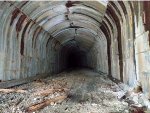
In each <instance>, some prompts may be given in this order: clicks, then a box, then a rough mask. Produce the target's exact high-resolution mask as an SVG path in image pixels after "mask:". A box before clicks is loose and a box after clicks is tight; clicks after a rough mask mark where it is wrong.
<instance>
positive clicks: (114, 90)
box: [0, 69, 129, 113]
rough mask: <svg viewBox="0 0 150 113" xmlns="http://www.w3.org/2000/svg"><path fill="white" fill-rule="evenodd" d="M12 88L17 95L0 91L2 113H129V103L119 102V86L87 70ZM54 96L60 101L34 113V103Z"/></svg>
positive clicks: (64, 73) (75, 71)
mask: <svg viewBox="0 0 150 113" xmlns="http://www.w3.org/2000/svg"><path fill="white" fill-rule="evenodd" d="M13 88H14V89H17V91H18V92H15V93H14V92H13V93H7V94H6V93H2V92H0V97H1V98H0V112H1V113H25V112H33V113H129V106H128V103H127V102H125V101H120V100H119V99H118V97H119V94H120V93H121V92H122V90H121V89H120V88H119V86H118V85H117V84H116V83H114V82H112V81H111V80H110V79H108V78H107V77H106V76H105V75H100V74H98V73H95V72H93V71H91V70H88V69H81V70H74V71H73V70H69V71H65V72H62V73H60V74H57V75H54V76H50V77H47V78H44V79H38V80H35V81H33V82H31V83H27V84H23V85H20V86H16V87H13ZM19 90H21V91H22V90H23V91H25V92H23V91H22V92H21V91H20V92H19ZM66 95H67V96H66ZM65 96H66V97H65ZM57 97H62V98H59V99H60V100H59V99H58V100H57V99H56V100H55V99H54V100H55V101H52V102H50V101H49V102H47V103H44V104H43V106H42V107H41V108H39V109H38V110H36V111H35V109H34V107H35V105H37V103H41V102H46V101H47V100H51V99H53V98H57ZM32 105H33V106H34V107H33V106H32ZM31 108H32V109H31Z"/></svg>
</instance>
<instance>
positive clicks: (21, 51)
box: [20, 20, 31, 55]
mask: <svg viewBox="0 0 150 113" xmlns="http://www.w3.org/2000/svg"><path fill="white" fill-rule="evenodd" d="M30 23H31V20H29V21H28V23H27V24H26V26H25V27H24V29H23V32H22V38H21V45H20V48H21V49H20V54H21V55H23V53H24V37H25V36H24V35H25V32H26V30H27V28H28V26H29V24H30Z"/></svg>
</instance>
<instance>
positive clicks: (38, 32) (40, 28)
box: [33, 27, 43, 48]
mask: <svg viewBox="0 0 150 113" xmlns="http://www.w3.org/2000/svg"><path fill="white" fill-rule="evenodd" d="M42 30H43V29H42V27H39V28H38V30H36V31H35V33H34V35H35V34H36V36H34V37H35V44H34V48H35V47H36V38H37V36H38V35H39V34H40V33H41V31H42ZM34 37H33V38H34Z"/></svg>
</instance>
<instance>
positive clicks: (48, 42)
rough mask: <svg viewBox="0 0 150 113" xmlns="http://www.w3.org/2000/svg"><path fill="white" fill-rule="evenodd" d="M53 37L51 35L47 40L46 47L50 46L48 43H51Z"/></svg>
mask: <svg viewBox="0 0 150 113" xmlns="http://www.w3.org/2000/svg"><path fill="white" fill-rule="evenodd" d="M51 39H52V38H51V37H49V39H48V40H47V43H46V47H47V46H48V43H49V41H50V40H51Z"/></svg>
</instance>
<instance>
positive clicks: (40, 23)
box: [0, 1, 150, 92]
mask: <svg viewBox="0 0 150 113" xmlns="http://www.w3.org/2000/svg"><path fill="white" fill-rule="evenodd" d="M149 8H150V2H129V1H109V2H98V1H94V2H88V1H49V2H28V1H26V2H0V16H1V20H0V26H1V28H0V59H1V60H0V80H2V81H4V80H13V79H21V78H26V77H30V76H36V75H37V74H44V73H59V72H61V71H63V70H65V69H67V68H68V64H67V63H68V59H67V58H68V56H69V54H71V52H72V51H76V54H78V53H79V56H80V57H83V56H84V58H86V60H85V61H84V62H82V63H81V64H82V65H81V66H85V67H89V68H92V69H93V70H95V71H97V72H100V73H105V74H108V75H109V76H110V77H113V78H116V79H118V80H121V81H122V82H124V83H126V84H128V85H130V86H134V85H135V82H136V81H139V82H140V83H141V84H142V88H143V91H144V92H149V86H150V82H149V73H150V67H149V65H150V53H149V45H150V33H149V31H150V26H149V25H150V23H149V20H150V14H149V12H148V11H149ZM81 53H82V54H81ZM83 54H84V55H83ZM81 61H82V60H81Z"/></svg>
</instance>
